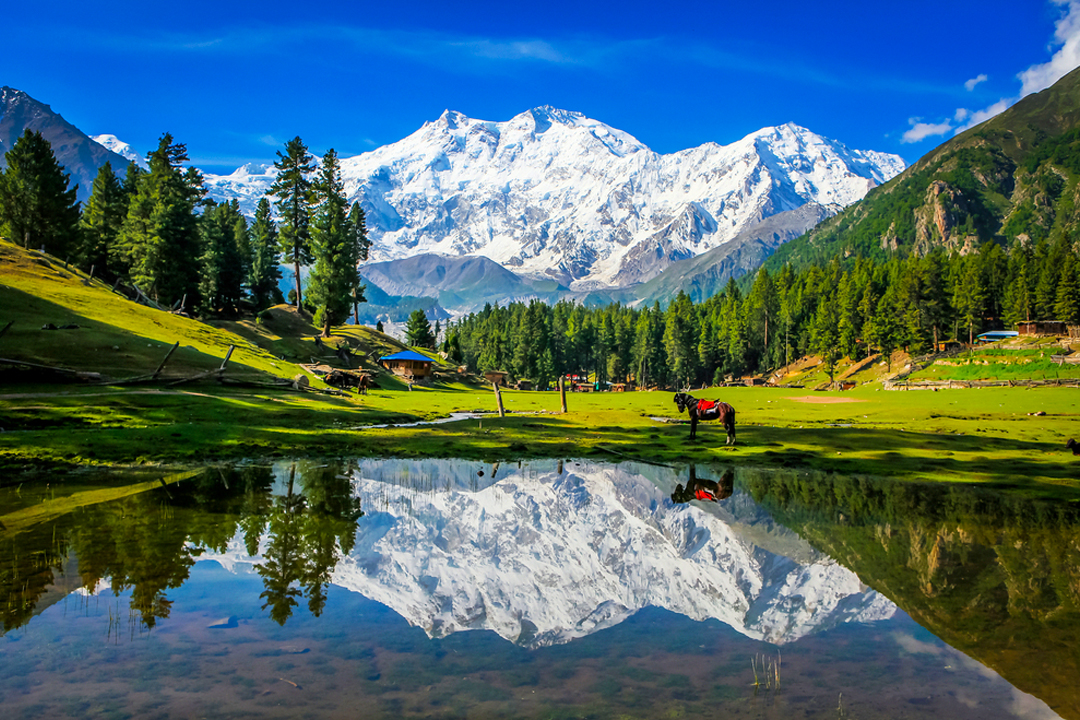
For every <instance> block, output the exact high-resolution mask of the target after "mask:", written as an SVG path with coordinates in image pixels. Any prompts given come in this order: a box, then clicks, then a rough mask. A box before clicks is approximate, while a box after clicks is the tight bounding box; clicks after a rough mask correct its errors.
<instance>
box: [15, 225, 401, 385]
mask: <svg viewBox="0 0 1080 720" xmlns="http://www.w3.org/2000/svg"><path fill="white" fill-rule="evenodd" d="M8 322H11V323H12V325H11V327H10V329H9V330H8V331H7V333H6V334H4V336H3V337H2V338H0V358H7V359H12V360H22V361H26V362H32V363H38V364H42V365H50V366H58V367H62V368H67V369H72V370H80V371H86V372H94V373H100V374H101V375H102V377H103V379H104V380H110V379H112V380H117V379H122V378H129V377H133V376H138V375H144V374H147V373H151V372H153V371H154V370H155V369H156V368H157V366H158V364H159V363H160V362H161V361H162V359H163V358H164V357H165V354H166V352H167V351H168V350H169V348H170V347H171V346H172V345H173V343H177V342H179V343H180V347H179V348H178V349H177V350H176V352H175V353H173V355H172V356H171V357H170V358H169V362H168V364H167V366H166V368H165V369H164V371H163V373H162V374H163V376H164V377H166V378H179V377H184V376H190V375H192V374H194V373H198V372H202V371H207V370H212V369H214V368H217V367H219V366H220V365H221V362H222V360H223V359H224V357H225V355H226V353H227V352H228V348H229V346H230V345H231V346H234V348H235V349H234V351H233V353H232V355H231V357H230V360H229V366H228V367H229V370H228V375H229V376H230V377H234V378H241V379H259V378H265V379H271V378H288V379H291V378H293V377H295V376H296V375H297V374H307V375H308V376H309V379H311V380H313V381H314V380H315V378H314V376H312V375H310V373H306V371H305V370H304V369H303V368H301V367H299V366H298V365H297V363H311V362H329V363H330V364H331V365H333V366H343V365H342V364H341V363H340V362H339V361H338V360H337V358H336V357H335V355H334V350H335V349H336V348H337V347H338V346H339V345H342V344H344V345H348V346H349V348H350V349H351V350H353V351H354V357H355V359H356V360H355V362H356V363H358V364H359V365H360V367H362V368H364V369H367V370H369V371H372V372H381V369H380V368H379V367H378V366H377V365H376V363H375V361H376V359H377V358H378V357H381V356H382V355H386V354H390V353H394V352H398V351H400V350H403V349H405V348H406V346H405V345H403V344H402V343H400V342H398V341H396V340H394V339H393V338H391V337H390V336H388V335H384V334H383V333H380V332H377V331H375V330H373V329H372V328H368V327H365V326H359V327H358V326H343V327H340V328H336V329H335V330H334V336H333V337H332V338H331V339H329V340H327V341H325V342H324V343H323V347H320V346H319V345H317V344H316V341H315V336H316V335H317V334H318V332H319V331H318V330H317V329H316V328H314V327H313V326H312V325H311V323H310V318H307V317H306V316H301V315H298V314H297V312H296V311H295V309H293V308H292V307H289V306H285V305H280V306H278V307H275V308H272V309H270V310H268V311H266V312H265V313H263V314H261V315H260V318H259V319H258V320H256V319H254V318H248V319H244V320H238V321H212V322H200V321H198V320H194V319H191V318H186V317H183V316H180V315H173V314H171V313H167V312H162V311H161V310H157V309H154V308H150V307H147V306H145V305H140V304H138V303H136V302H133V301H131V300H129V299H127V298H126V297H124V296H123V295H121V294H118V293H116V292H113V291H112V288H111V286H109V285H107V284H105V283H102V282H101V281H100V280H91V279H90V278H89V277H88V276H87V275H86V274H85V273H83V272H80V271H79V270H77V269H76V268H74V267H64V264H63V263H62V262H60V261H58V260H57V259H56V258H53V257H51V256H48V255H44V254H41V253H38V252H31V251H26V250H24V249H23V248H21V247H19V246H17V245H15V244H13V243H11V242H9V241H7V240H2V239H0V328H2V327H3V326H4V325H6V324H7V323H8ZM47 325H52V326H56V327H57V328H63V327H65V326H73V325H74V326H77V327H71V328H69V329H44V328H45V327H46V326H47ZM17 378H18V372H11V371H9V372H8V374H7V379H8V381H11V380H14V379H17ZM386 381H387V382H390V383H394V382H396V381H394V380H393V379H392V378H389V377H388V378H386Z"/></svg>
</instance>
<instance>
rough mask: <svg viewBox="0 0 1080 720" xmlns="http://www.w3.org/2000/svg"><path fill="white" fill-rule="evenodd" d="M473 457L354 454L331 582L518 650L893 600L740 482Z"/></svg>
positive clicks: (849, 611) (788, 637) (767, 627)
mask: <svg viewBox="0 0 1080 720" xmlns="http://www.w3.org/2000/svg"><path fill="white" fill-rule="evenodd" d="M439 462H442V463H444V464H445V463H449V462H453V463H454V464H455V465H456V466H457V467H454V468H450V467H446V468H442V467H435V466H434V465H433V463H436V464H437V463H439ZM388 463H389V464H388ZM473 465H476V464H474V463H468V464H466V463H462V462H461V461H425V462H423V463H421V462H409V461H400V462H399V464H398V466H393V464H392V461H365V462H362V463H361V464H360V466H359V470H358V471H357V472H356V473H355V474H354V476H353V483H354V487H355V492H356V493H357V494H358V495H359V497H360V498H361V499H362V503H363V507H364V509H365V516H364V517H363V518H361V520H360V522H359V524H358V528H357V533H356V543H355V546H354V548H353V550H352V552H351V554H350V555H349V556H347V557H345V558H343V559H342V560H341V562H339V563H338V565H337V568H336V570H335V571H334V573H333V583H334V584H336V585H339V586H341V587H344V588H347V589H350V590H353V591H355V592H358V593H361V594H363V595H364V596H365V597H368V598H371V599H373V600H376V601H378V602H381V603H383V604H385V605H387V606H389V607H391V608H393V609H394V610H395V611H396V612H398V613H399V614H400V615H402V616H403V617H404V618H405V619H407V620H408V621H409V622H410V623H412V624H413V625H415V626H418V627H421V628H423V629H424V630H425V631H427V632H428V633H429V634H430V635H432V636H445V635H449V634H451V633H453V632H457V631H460V630H469V629H488V630H493V631H495V632H496V633H498V634H499V635H500V636H502V637H504V638H506V639H507V640H510V641H513V642H518V643H520V644H523V645H528V646H542V645H550V644H557V643H564V642H568V641H570V640H572V639H574V638H576V637H581V636H584V635H588V634H590V633H593V632H596V631H597V630H601V629H603V628H605V627H610V626H613V625H615V624H618V623H619V622H621V621H623V620H624V619H626V618H628V617H630V616H631V615H633V614H634V613H635V612H637V611H638V610H640V609H642V608H645V607H648V606H655V607H662V608H666V609H668V610H671V611H673V612H677V613H681V614H683V615H686V616H688V617H690V618H693V619H695V620H705V619H709V618H715V619H717V620H720V621H721V622H724V623H726V624H728V625H730V626H731V627H733V628H734V629H736V630H737V631H739V632H741V633H743V634H744V635H747V636H748V637H751V638H755V639H761V640H766V641H768V642H772V643H777V644H779V643H786V642H791V641H793V640H796V639H798V638H800V637H803V636H805V635H807V634H809V633H812V632H815V631H819V630H823V629H826V628H829V627H833V626H835V625H837V624H839V623H842V622H848V621H863V622H867V621H873V620H880V619H885V618H888V617H891V616H892V615H893V613H894V612H895V610H896V608H895V606H894V605H893V604H892V603H891V602H889V601H888V600H887V599H885V598H884V597H882V596H881V595H879V594H877V593H876V592H873V591H870V590H868V589H867V588H866V587H865V586H863V585H862V584H861V583H860V582H859V579H858V578H857V577H856V576H855V575H854V574H853V573H852V572H850V571H849V570H847V569H845V568H843V567H841V566H840V565H838V564H836V563H835V562H833V561H832V560H830V559H828V558H826V557H824V556H821V555H820V554H819V553H817V552H816V551H814V550H813V549H812V548H811V547H810V546H809V545H807V544H806V543H805V542H804V541H802V540H801V539H799V538H798V536H796V535H795V534H794V533H791V532H790V531H787V530H785V529H783V528H781V527H779V526H776V525H774V524H773V523H771V521H770V520H767V519H764V518H767V516H765V515H764V513H763V512H762V511H761V510H760V508H758V507H757V506H756V505H755V504H754V503H753V501H752V500H751V499H750V498H749V497H748V496H745V495H742V494H741V493H736V495H734V496H733V497H732V498H730V499H729V500H727V501H724V503H722V504H721V505H710V506H709V507H703V506H699V505H698V504H696V503H695V504H691V505H674V504H673V503H672V502H671V501H670V500H669V499H668V497H667V496H668V494H669V493H670V492H671V489H672V487H673V486H674V482H675V481H676V479H677V478H676V476H675V473H673V472H671V471H668V470H663V469H657V468H651V467H642V466H633V465H620V466H613V465H602V464H592V463H580V464H579V463H572V464H567V466H566V467H565V468H564V467H563V466H562V465H560V466H559V467H554V466H553V465H554V464H553V463H548V464H547V465H546V466H545V465H543V464H539V463H538V464H534V465H532V466H530V465H525V466H524V467H522V468H520V469H519V468H517V467H513V466H511V468H510V470H509V472H507V471H506V470H505V469H504V470H502V471H501V472H499V471H498V469H497V468H492V469H488V468H483V469H484V470H488V472H486V473H485V477H483V478H479V477H478V475H477V473H476V472H475V470H476V468H475V467H472V466H473ZM496 475H497V478H498V479H494V477H493V476H496ZM470 486H471V487H470ZM751 535H753V536H754V538H755V540H756V544H755V542H751V541H750V540H748V539H747V538H748V537H750V536H751ZM762 545H769V546H770V547H771V548H772V549H771V550H770V549H765V548H764V547H762ZM243 548H244V546H243V541H242V539H241V538H240V537H237V538H236V539H234V540H233V541H232V543H231V544H230V549H229V551H228V552H227V553H226V554H224V555H213V554H207V555H204V556H203V557H204V559H213V560H217V561H218V562H221V563H222V564H223V565H224V566H226V567H227V568H231V569H235V568H236V567H237V565H242V564H247V563H259V562H262V560H261V558H250V557H249V556H248V555H247V553H246V551H245V550H244V549H243ZM780 553H783V554H780Z"/></svg>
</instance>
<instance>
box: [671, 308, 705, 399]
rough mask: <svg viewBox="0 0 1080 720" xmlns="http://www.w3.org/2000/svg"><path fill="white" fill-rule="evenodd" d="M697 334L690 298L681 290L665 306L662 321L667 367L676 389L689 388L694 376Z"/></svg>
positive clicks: (695, 319)
mask: <svg viewBox="0 0 1080 720" xmlns="http://www.w3.org/2000/svg"><path fill="white" fill-rule="evenodd" d="M699 334H700V331H699V329H698V327H697V317H696V315H695V313H694V304H693V302H692V301H691V300H690V296H689V295H687V294H686V293H685V292H683V291H682V290H680V291H679V294H678V295H677V296H676V297H675V300H674V301H673V302H672V303H671V305H669V306H668V309H667V314H666V316H665V319H664V349H665V350H666V351H667V361H668V367H669V368H670V370H671V374H672V376H673V377H674V380H675V382H676V383H677V384H678V385H679V386H680V387H689V386H690V385H691V383H693V381H694V378H695V376H696V373H697V367H698V365H697V360H698V354H697V345H698V336H699Z"/></svg>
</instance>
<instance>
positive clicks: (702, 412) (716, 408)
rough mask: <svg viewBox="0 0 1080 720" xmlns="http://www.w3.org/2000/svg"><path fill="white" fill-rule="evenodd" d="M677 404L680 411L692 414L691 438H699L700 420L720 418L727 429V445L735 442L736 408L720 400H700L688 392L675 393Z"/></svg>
mask: <svg viewBox="0 0 1080 720" xmlns="http://www.w3.org/2000/svg"><path fill="white" fill-rule="evenodd" d="M675 405H676V406H677V407H678V408H679V412H682V411H683V410H685V411H686V412H687V414H688V415H690V439H691V440H694V439H696V438H697V424H698V421H699V420H719V421H720V422H721V423H722V424H723V426H724V429H725V430H727V443H725V444H727V445H734V444H735V408H733V407H731V406H730V405H728V404H727V403H726V402H720V401H718V400H698V399H697V398H696V397H694V396H693V395H688V394H687V393H682V392H680V393H675Z"/></svg>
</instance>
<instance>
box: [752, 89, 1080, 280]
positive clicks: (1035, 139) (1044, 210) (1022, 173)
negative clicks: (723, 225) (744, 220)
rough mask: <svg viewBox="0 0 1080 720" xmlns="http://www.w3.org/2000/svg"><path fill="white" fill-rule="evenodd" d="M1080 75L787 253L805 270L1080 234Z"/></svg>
mask: <svg viewBox="0 0 1080 720" xmlns="http://www.w3.org/2000/svg"><path fill="white" fill-rule="evenodd" d="M1078 179H1080V69H1077V70H1074V71H1073V72H1071V73H1069V74H1068V75H1066V76H1065V77H1064V78H1062V79H1061V80H1059V81H1058V82H1057V83H1056V84H1055V85H1054V86H1053V87H1050V88H1048V89H1046V90H1043V91H1042V92H1040V93H1038V94H1035V95H1031V96H1028V97H1026V98H1024V99H1023V100H1021V101H1019V102H1018V103H1016V105H1014V106H1013V107H1012V108H1010V109H1009V110H1006V111H1005V112H1004V113H1002V114H1000V115H998V116H997V117H995V118H992V119H991V120H988V121H987V122H985V123H983V124H981V125H979V126H977V127H974V128H972V129H971V130H968V131H966V132H964V133H961V134H960V135H958V136H956V137H955V138H953V139H952V140H949V141H948V142H946V143H944V144H942V145H941V146H939V147H938V148H936V149H935V150H933V151H931V152H930V153H928V154H927V155H926V156H924V157H923V158H922V159H921V160H919V161H918V162H917V163H915V164H914V165H913V166H911V167H910V168H908V169H907V170H905V171H904V172H903V173H901V174H900V175H898V176H897V177H895V178H893V179H892V180H891V181H889V182H888V183H886V184H884V185H882V186H881V187H879V188H876V189H874V190H872V191H871V192H870V193H868V194H867V196H866V197H865V198H864V199H863V200H862V201H860V202H858V203H856V204H855V205H852V206H851V207H849V208H848V209H847V210H845V211H844V212H842V213H840V214H839V215H837V216H835V217H833V218H831V219H829V220H826V221H825V222H823V223H821V224H820V225H818V226H817V227H815V228H814V229H813V230H811V231H810V232H809V233H807V234H806V235H804V236H802V237H800V238H798V239H796V240H793V241H792V242H790V243H787V244H786V245H784V246H782V247H780V248H779V249H778V250H777V252H776V253H775V254H774V255H773V256H772V257H771V258H769V260H768V261H767V262H766V263H765V267H767V268H769V270H770V272H771V271H774V270H775V269H776V268H779V267H781V266H782V265H783V264H785V263H791V264H792V265H793V266H794V267H795V268H796V269H798V268H801V267H805V266H806V265H808V264H810V263H814V262H820V261H825V260H828V259H830V258H832V257H835V256H838V255H842V256H845V257H846V256H850V255H856V254H857V255H862V256H864V257H872V258H880V259H885V258H887V257H890V256H893V255H901V256H904V255H908V254H910V253H916V254H924V253H926V252H927V251H929V250H930V249H932V248H934V247H937V246H942V247H945V248H947V249H950V250H956V251H966V250H969V249H971V248H973V247H976V246H977V245H978V244H980V243H982V242H986V241H997V242H1003V243H1004V242H1010V241H1012V240H1015V239H1018V238H1019V239H1021V240H1027V241H1038V240H1041V239H1044V238H1048V237H1050V236H1051V235H1052V234H1054V233H1071V232H1073V231H1074V230H1076V229H1077V228H1078V227H1080V192H1078Z"/></svg>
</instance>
